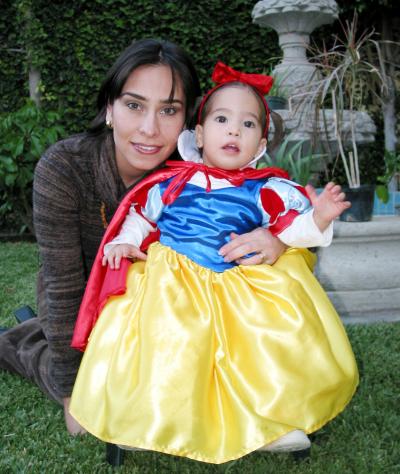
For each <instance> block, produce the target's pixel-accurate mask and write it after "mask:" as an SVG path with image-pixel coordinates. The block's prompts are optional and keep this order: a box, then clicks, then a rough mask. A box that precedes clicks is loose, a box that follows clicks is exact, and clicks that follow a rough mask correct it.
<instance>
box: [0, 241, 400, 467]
mask: <svg viewBox="0 0 400 474" xmlns="http://www.w3.org/2000/svg"><path fill="white" fill-rule="evenodd" d="M0 261H1V265H2V271H1V272H0V325H3V326H9V325H13V324H15V322H14V318H13V316H12V310H13V309H15V308H17V307H19V306H21V305H23V304H29V305H31V306H32V307H34V308H35V296H34V293H35V274H36V272H37V269H38V257H37V249H36V246H35V244H31V243H0ZM347 330H348V333H349V336H350V339H351V342H352V345H353V348H354V352H355V354H356V357H357V361H358V364H359V369H360V372H361V382H360V386H359V388H358V391H357V393H356V395H355V396H354V398H353V400H352V402H351V403H350V405H349V406H348V408H347V409H346V410H345V411H344V413H343V414H341V415H340V416H338V417H337V418H336V419H334V420H333V421H332V422H331V423H329V424H328V425H326V426H325V427H324V428H323V429H321V430H320V431H318V432H317V433H316V434H315V435H313V436H312V440H313V445H312V448H311V458H310V459H308V460H306V461H300V462H299V461H295V460H294V459H293V458H292V457H291V456H290V455H288V454H267V453H255V454H250V455H248V456H245V457H244V458H242V459H240V460H238V461H233V462H230V463H226V464H222V465H219V466H213V465H208V464H203V463H199V462H195V461H191V460H188V459H181V458H177V457H173V456H168V455H166V454H158V453H153V452H137V453H133V452H127V453H126V456H125V463H124V466H123V467H122V468H120V469H118V470H117V472H120V473H121V474H122V473H128V472H129V473H188V474H189V473H190V474H198V473H230V474H234V473H240V474H242V473H245V474H246V473H249V474H255V473H271V474H272V473H273V474H287V473H296V474H306V473H313V474H347V473H352V474H364V473H365V474H375V473H382V474H395V473H400V442H399V440H400V435H399V433H400V408H399V407H400V376H399V374H400V323H391V324H390V323H386V324H385V323H380V324H374V325H369V326H366V325H365V326H364V325H355V326H348V327H347ZM0 388H1V392H0V402H1V403H0V407H1V410H0V439H1V443H0V473H1V474H5V473H29V474H30V473H44V474H48V473H57V474H59V473H96V474H97V473H107V472H113V471H114V470H113V469H112V468H111V467H110V466H109V465H108V464H107V463H106V462H105V459H104V454H105V448H104V443H102V442H101V441H98V440H97V439H95V438H93V437H92V436H90V435H85V436H83V437H77V438H72V437H70V436H69V435H68V434H67V432H66V430H65V428H64V423H63V414H62V411H61V409H60V408H59V407H58V406H57V405H56V404H55V403H53V402H51V401H49V400H47V399H46V398H45V397H44V396H43V395H42V394H41V392H40V391H39V389H37V388H36V387H35V386H33V385H31V384H30V383H29V382H27V381H25V380H22V379H20V378H19V377H17V376H13V375H11V374H8V373H6V372H0Z"/></svg>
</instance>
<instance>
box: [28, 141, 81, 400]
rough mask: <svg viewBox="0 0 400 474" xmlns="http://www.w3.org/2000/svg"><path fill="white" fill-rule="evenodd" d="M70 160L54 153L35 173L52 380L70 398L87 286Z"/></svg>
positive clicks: (36, 219) (35, 212)
mask: <svg viewBox="0 0 400 474" xmlns="http://www.w3.org/2000/svg"><path fill="white" fill-rule="evenodd" d="M74 173H79V171H78V170H74V169H73V167H72V165H71V164H70V162H69V160H68V159H67V158H66V157H64V156H62V154H58V153H57V151H56V149H54V148H52V149H50V150H49V151H48V152H47V153H46V154H45V155H44V156H43V157H42V158H41V159H40V160H39V163H38V165H37V167H36V170H35V176H34V187H33V217H34V226H35V232H36V238H37V242H38V245H39V254H40V259H41V265H42V268H41V275H42V277H43V284H44V295H43V298H45V299H46V301H45V306H46V307H47V313H48V314H47V325H46V326H45V327H44V328H43V329H44V331H45V335H46V338H47V341H48V347H49V350H50V367H49V371H50V374H49V375H50V378H51V379H52V381H53V383H54V388H55V390H56V391H57V392H58V393H59V394H60V396H61V397H67V396H70V394H71V391H72V387H73V383H74V381H75V377H76V373H77V370H78V367H79V362H80V354H79V353H78V352H77V351H75V350H74V349H71V348H70V341H71V338H72V333H73V329H74V325H75V320H76V317H77V314H78V310H79V305H80V302H81V298H82V295H83V291H84V288H85V282H86V277H85V262H84V256H83V253H84V252H83V249H82V245H81V236H80V214H79V189H78V187H79V186H78V180H77V178H76V176H74Z"/></svg>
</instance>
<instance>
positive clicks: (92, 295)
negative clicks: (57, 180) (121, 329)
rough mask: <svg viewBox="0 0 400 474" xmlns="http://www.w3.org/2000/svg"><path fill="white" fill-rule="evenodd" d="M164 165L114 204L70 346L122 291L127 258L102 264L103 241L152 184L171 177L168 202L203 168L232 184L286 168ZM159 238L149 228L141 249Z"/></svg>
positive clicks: (78, 344)
mask: <svg viewBox="0 0 400 474" xmlns="http://www.w3.org/2000/svg"><path fill="white" fill-rule="evenodd" d="M167 165H168V167H167V168H163V169H161V170H158V171H155V172H154V173H152V174H151V175H149V176H148V177H146V178H145V179H143V180H142V181H141V182H140V183H139V184H138V185H136V186H135V187H134V188H133V189H132V190H131V191H129V193H128V194H127V195H126V196H125V197H124V199H123V200H122V201H121V203H120V205H119V206H118V209H117V211H116V212H115V214H114V217H113V218H112V220H111V222H110V224H109V225H108V227H107V230H106V232H105V234H104V236H103V239H102V241H101V244H100V247H99V250H98V252H97V255H96V258H95V261H94V263H93V267H92V270H91V272H90V276H89V279H88V282H87V285H86V290H85V293H84V295H83V299H82V302H81V306H80V309H79V313H78V318H77V320H76V324H75V329H74V334H73V337H72V342H71V347H73V348H75V349H79V350H81V351H84V350H85V348H86V345H87V341H88V337H89V335H90V333H91V331H92V329H93V327H94V325H95V323H96V321H97V318H98V316H99V314H100V311H101V310H102V308H103V307H104V305H105V303H106V302H107V299H108V298H109V297H110V296H113V295H122V294H124V293H125V291H126V274H127V272H128V269H129V266H130V265H131V263H132V262H131V261H130V260H128V259H126V258H123V259H122V261H121V266H120V269H119V270H111V269H110V268H109V266H108V265H107V266H106V267H105V266H103V265H102V258H103V253H104V252H103V249H104V245H105V244H107V243H108V242H110V241H111V240H112V239H113V238H114V237H115V236H116V235H117V234H118V233H119V231H120V228H121V226H122V224H123V222H124V220H125V216H126V215H127V214H128V212H129V209H130V207H131V205H132V204H135V207H137V208H138V209H139V210H140V209H141V208H144V207H145V205H146V201H147V195H148V192H149V190H150V188H151V187H152V186H154V185H155V184H157V183H160V182H162V181H165V180H167V179H169V178H172V177H174V176H175V177H176V178H175V179H173V180H172V181H171V183H170V185H169V186H168V188H167V190H166V191H165V193H164V195H163V196H162V199H163V202H164V203H166V204H170V203H171V202H173V200H174V199H176V197H177V195H179V193H180V191H181V190H182V189H183V187H184V186H185V184H186V182H187V181H188V180H189V179H190V177H191V176H193V174H194V173H196V172H197V171H203V172H205V173H206V176H207V178H208V174H209V175H211V176H216V177H218V178H222V177H225V178H226V179H228V180H229V181H231V182H232V183H233V184H235V185H240V184H241V183H242V182H243V181H244V180H245V179H261V178H269V177H272V176H278V177H282V178H288V174H287V172H286V171H284V170H282V169H280V168H263V169H260V170H254V169H252V168H246V169H244V170H240V171H234V172H229V171H225V170H220V169H218V168H208V167H206V166H204V165H201V164H194V163H191V162H184V161H182V162H180V161H176V162H173V161H170V162H167ZM158 239H159V231H158V229H157V230H156V231H155V232H151V233H150V235H149V236H148V237H147V238H146V239H145V240H144V241H143V243H142V245H141V247H140V248H141V250H146V249H147V248H148V246H149V245H150V244H151V243H152V242H154V241H156V240H158Z"/></svg>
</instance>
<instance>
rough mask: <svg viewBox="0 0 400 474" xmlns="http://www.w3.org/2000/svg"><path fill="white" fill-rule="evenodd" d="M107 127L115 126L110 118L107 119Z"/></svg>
mask: <svg viewBox="0 0 400 474" xmlns="http://www.w3.org/2000/svg"><path fill="white" fill-rule="evenodd" d="M106 127H107V128H110V129H112V128H113V123H112V120H110V119H107V120H106Z"/></svg>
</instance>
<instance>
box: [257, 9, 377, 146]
mask: <svg viewBox="0 0 400 474" xmlns="http://www.w3.org/2000/svg"><path fill="white" fill-rule="evenodd" d="M252 18H253V22H254V23H256V24H259V25H260V26H262V27H269V28H272V29H274V30H275V31H276V32H277V33H278V35H279V45H280V47H281V48H282V51H283V58H282V61H281V62H280V63H279V64H278V65H277V66H276V67H275V69H274V70H273V74H274V76H276V77H280V78H281V79H282V80H281V85H282V86H283V87H284V88H285V91H286V92H287V95H288V96H289V104H290V107H289V110H278V111H277V112H278V113H279V115H280V116H281V117H282V118H283V120H284V122H285V128H286V133H287V135H289V141H290V142H292V143H293V144H294V143H296V142H298V141H301V140H306V141H310V143H313V144H315V143H317V144H318V143H322V144H323V142H325V145H326V144H327V143H326V142H329V147H327V146H322V147H321V148H322V149H323V150H326V149H331V150H332V151H333V152H336V144H337V140H336V138H335V131H334V120H333V111H332V110H324V112H323V114H324V117H322V112H320V116H319V118H318V117H316V115H315V110H314V107H313V104H312V101H311V100H305V99H307V94H308V97H309V98H311V94H310V91H311V90H312V84H313V82H314V83H316V81H317V80H318V72H317V70H316V67H315V66H314V65H313V64H312V63H310V61H309V60H308V58H307V47H308V46H309V43H310V34H311V33H312V32H313V31H314V30H315V29H316V28H318V27H320V26H322V25H325V24H329V23H332V22H333V21H334V20H335V19H337V18H338V6H337V3H336V2H335V0H306V1H302V0H262V1H259V2H257V3H256V5H255V6H254V8H253V12H252ZM354 115H355V116H353V120H354V122H355V128H356V142H357V143H358V144H365V143H371V142H373V141H374V139H375V133H376V127H375V124H374V122H373V121H372V119H371V117H370V116H369V115H368V114H367V113H365V112H355V113H354ZM317 118H318V120H317ZM324 118H325V123H327V124H328V127H327V128H325V126H324V125H323V123H324ZM343 121H344V124H343V134H344V135H346V134H347V135H348V136H349V137H350V122H351V121H350V112H349V111H347V112H345V113H344V117H343ZM316 137H318V138H317V139H316ZM314 149H315V147H314Z"/></svg>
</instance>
